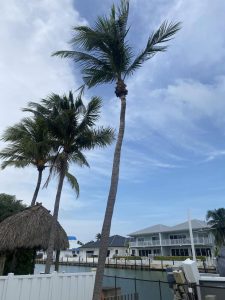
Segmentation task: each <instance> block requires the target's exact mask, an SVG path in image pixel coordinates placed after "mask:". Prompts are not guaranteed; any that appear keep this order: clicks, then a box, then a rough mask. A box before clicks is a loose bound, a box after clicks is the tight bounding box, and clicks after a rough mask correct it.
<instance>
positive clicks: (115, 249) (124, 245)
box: [79, 235, 129, 261]
mask: <svg viewBox="0 0 225 300" xmlns="http://www.w3.org/2000/svg"><path fill="white" fill-rule="evenodd" d="M99 246H100V241H96V242H94V241H91V242H89V243H86V244H85V245H83V246H81V247H80V248H79V257H80V258H81V259H82V260H83V261H84V260H85V259H86V258H90V257H98V255H99ZM128 246H129V239H128V238H125V237H123V236H120V235H113V236H111V237H110V238H109V246H108V253H107V257H109V258H113V257H115V256H125V255H128Z"/></svg>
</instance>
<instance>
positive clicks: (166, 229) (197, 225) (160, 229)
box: [129, 219, 209, 236]
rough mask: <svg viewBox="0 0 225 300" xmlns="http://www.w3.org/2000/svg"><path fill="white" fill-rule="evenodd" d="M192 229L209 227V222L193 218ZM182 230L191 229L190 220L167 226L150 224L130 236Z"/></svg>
mask: <svg viewBox="0 0 225 300" xmlns="http://www.w3.org/2000/svg"><path fill="white" fill-rule="evenodd" d="M191 225H192V229H193V230H194V229H202V228H209V226H208V225H207V223H206V222H205V221H202V220H197V219H193V220H191ZM182 230H189V225H188V221H187V222H184V223H180V224H177V225H174V226H166V225H162V224H158V225H154V226H150V227H147V228H144V229H142V230H139V231H135V232H133V233H130V234H129V236H139V235H145V234H150V233H159V232H175V231H182Z"/></svg>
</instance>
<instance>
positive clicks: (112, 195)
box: [92, 96, 126, 300]
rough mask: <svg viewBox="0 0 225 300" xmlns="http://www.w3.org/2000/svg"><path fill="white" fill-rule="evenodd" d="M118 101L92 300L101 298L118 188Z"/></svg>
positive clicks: (123, 110) (122, 122)
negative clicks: (111, 165) (112, 154)
mask: <svg viewBox="0 0 225 300" xmlns="http://www.w3.org/2000/svg"><path fill="white" fill-rule="evenodd" d="M120 100H121V111H120V126H119V133H118V137H117V142H116V147H115V152H114V158H113V168H112V175H111V184H110V190H109V195H108V201H107V206H106V211H105V217H104V222H103V226H102V232H101V240H100V249H99V257H98V267H97V272H96V277H95V286H94V293H93V298H92V299H93V300H100V297H101V288H102V282H103V276H104V268H105V260H106V256H107V250H108V241H109V235H110V228H111V221H112V215H113V210H114V204H115V200H116V194H117V188H118V181H119V169H120V157H121V148H122V143H123V136H124V130H125V115H126V97H125V96H122V97H121V98H120Z"/></svg>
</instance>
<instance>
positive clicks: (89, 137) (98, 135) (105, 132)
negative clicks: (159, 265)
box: [77, 127, 115, 149]
mask: <svg viewBox="0 0 225 300" xmlns="http://www.w3.org/2000/svg"><path fill="white" fill-rule="evenodd" d="M114 139H115V136H114V130H113V129H112V128H110V127H106V128H103V127H100V128H98V129H88V130H86V131H85V132H84V133H83V134H82V136H80V137H78V138H77V142H78V144H79V145H80V147H81V149H93V148H95V147H96V146H97V147H106V146H107V145H110V144H112V142H113V141H114Z"/></svg>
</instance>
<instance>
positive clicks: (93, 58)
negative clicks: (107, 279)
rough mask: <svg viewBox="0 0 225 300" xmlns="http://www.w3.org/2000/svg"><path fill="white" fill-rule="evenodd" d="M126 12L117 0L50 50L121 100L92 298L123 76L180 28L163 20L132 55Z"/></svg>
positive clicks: (105, 235)
mask: <svg viewBox="0 0 225 300" xmlns="http://www.w3.org/2000/svg"><path fill="white" fill-rule="evenodd" d="M128 15H129V1H128V0H121V4H120V6H119V7H118V8H116V7H115V6H114V5H113V6H112V9H111V13H110V15H109V16H108V17H107V16H104V17H98V19H97V21H96V22H95V25H94V26H93V27H89V26H78V27H75V28H74V37H73V39H72V41H71V42H72V45H73V47H74V50H73V51H58V52H56V53H54V54H53V55H57V56H60V57H62V58H71V59H72V60H73V61H75V62H77V63H79V64H80V66H81V70H82V74H83V79H84V82H85V84H86V85H87V86H88V87H89V88H90V87H93V86H96V85H99V84H102V83H112V82H113V83H116V89H115V94H116V96H117V97H118V98H119V99H120V103H121V110H120V125H119V133H118V138H117V143H116V147H115V152H114V159H113V168H112V176H111V185H110V189H109V195H108V202H107V207H106V212H105V218H104V222H103V227H102V233H101V235H102V238H101V246H100V253H99V262H98V268H97V273H96V279H95V288H94V296H93V299H94V300H98V299H99V297H100V296H99V295H100V289H101V284H102V280H103V273H104V265H105V259H106V255H107V247H108V239H109V234H110V228H111V219H112V215H113V209H114V204H115V200H116V194H117V187H118V180H119V167H120V156H121V147H122V142H123V136H124V130H125V114H126V95H127V93H128V90H127V88H126V84H125V80H126V78H127V77H129V76H131V75H133V74H134V72H135V71H136V70H137V69H138V68H140V67H141V66H142V64H143V63H144V62H146V61H147V60H149V59H151V58H152V57H153V56H154V55H155V54H157V53H159V52H164V51H166V49H167V46H166V45H165V43H166V42H168V41H169V40H170V39H171V38H172V37H173V36H174V35H175V33H176V32H177V31H178V30H179V29H180V24H179V23H168V22H166V21H165V22H163V23H162V25H161V26H160V27H159V29H158V30H156V31H155V32H153V33H152V34H151V35H150V36H149V38H148V40H147V44H146V46H145V48H144V49H143V50H142V51H141V52H140V53H139V54H138V55H137V56H136V57H135V55H134V50H133V49H132V47H131V46H130V44H129V43H128V40H127V36H128V33H129V29H130V27H128V25H127V21H128Z"/></svg>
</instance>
